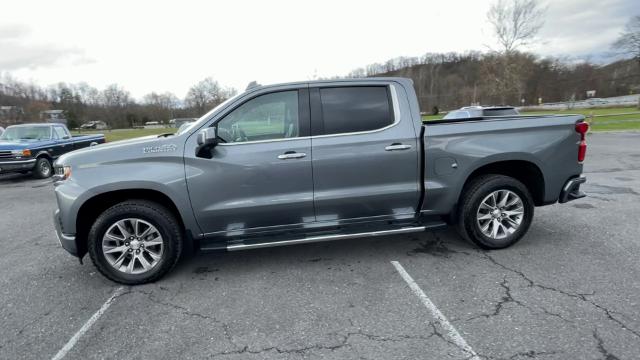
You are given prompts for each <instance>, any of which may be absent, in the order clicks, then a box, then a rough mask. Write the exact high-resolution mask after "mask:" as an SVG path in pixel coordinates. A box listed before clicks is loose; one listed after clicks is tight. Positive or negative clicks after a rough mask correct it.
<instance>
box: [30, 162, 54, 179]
mask: <svg viewBox="0 0 640 360" xmlns="http://www.w3.org/2000/svg"><path fill="white" fill-rule="evenodd" d="M51 175H53V167H52V166H51V161H49V159H47V158H45V157H41V158H38V160H36V166H35V167H34V168H33V176H34V177H35V178H36V179H45V178H48V177H49V176H51Z"/></svg>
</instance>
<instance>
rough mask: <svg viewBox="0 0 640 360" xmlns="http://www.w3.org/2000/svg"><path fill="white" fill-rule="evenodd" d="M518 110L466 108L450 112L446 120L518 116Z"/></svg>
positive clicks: (502, 107)
mask: <svg viewBox="0 0 640 360" xmlns="http://www.w3.org/2000/svg"><path fill="white" fill-rule="evenodd" d="M517 115H520V113H519V112H518V110H517V109H516V108H514V107H513V106H465V107H462V108H460V109H458V110H453V111H449V113H448V114H447V115H446V116H445V117H444V119H471V118H482V117H486V116H517Z"/></svg>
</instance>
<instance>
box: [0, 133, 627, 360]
mask: <svg viewBox="0 0 640 360" xmlns="http://www.w3.org/2000/svg"><path fill="white" fill-rule="evenodd" d="M585 173H586V175H587V177H588V182H587V184H586V185H585V186H584V190H585V191H586V192H587V193H588V194H589V197H588V198H585V199H581V200H578V201H574V202H571V203H568V204H564V205H552V206H548V207H544V208H536V215H535V219H534V222H533V225H532V226H531V229H530V231H529V234H528V235H527V236H526V237H525V238H524V239H523V240H521V241H520V242H519V243H518V244H516V245H515V246H513V247H511V248H509V249H505V250H500V251H480V250H478V249H477V248H475V247H473V246H471V245H469V244H467V243H465V242H463V241H462V240H461V239H460V238H459V237H458V236H457V235H456V234H455V232H453V231H452V230H446V231H443V232H437V233H433V232H426V233H424V234H412V235H404V236H392V237H384V238H374V239H364V240H363V239H360V240H351V241H342V242H330V243H320V244H310V245H300V246H292V247H282V248H270V249H260V250H252V251H246V252H233V253H222V252H219V253H206V254H197V255H195V256H193V257H191V258H189V259H186V260H183V261H181V262H180V263H179V264H178V266H177V268H176V269H175V270H174V271H173V272H172V273H170V274H169V275H168V276H167V277H165V278H164V279H162V280H161V281H159V282H157V283H154V284H149V285H144V286H138V287H125V288H124V289H123V291H122V293H121V294H120V295H119V296H117V297H116V298H115V299H114V300H113V302H112V303H111V306H110V307H109V308H108V310H107V311H106V312H105V313H104V314H103V315H102V317H100V318H99V319H98V320H97V322H96V323H95V324H93V326H92V327H91V328H90V329H89V330H88V331H87V332H86V333H85V334H84V335H83V336H82V337H81V338H80V339H79V341H78V342H77V344H76V345H75V346H74V347H73V348H72V349H71V350H70V352H69V353H68V354H67V355H66V358H67V359H91V358H110V359H122V358H127V359H128V358H136V359H137V358H141V359H174V358H182V359H190V358H197V359H202V358H210V359H418V358H420V359H465V358H469V357H470V355H469V354H468V353H466V352H464V351H463V350H462V349H460V348H459V347H458V346H457V345H456V343H455V342H453V341H451V339H450V338H449V337H448V336H447V333H446V331H444V330H443V329H442V328H441V326H440V325H439V324H438V323H437V321H436V319H435V318H434V317H433V316H432V315H431V313H430V312H429V311H428V310H427V309H426V308H425V307H424V306H423V304H422V303H421V302H420V299H419V298H418V297H417V296H415V294H414V293H412V291H411V290H410V289H409V287H408V286H407V284H406V283H405V282H404V281H403V279H402V278H401V276H400V275H399V274H398V272H397V271H396V270H395V269H394V267H393V266H392V265H391V263H390V261H392V260H397V261H399V262H400V263H401V264H402V266H403V267H404V268H405V269H406V271H407V272H408V273H409V274H410V275H411V276H412V277H413V279H414V280H415V282H416V283H417V284H418V285H419V286H420V288H422V290H423V291H424V292H425V294H426V295H427V296H428V297H429V299H430V300H431V301H432V302H433V303H434V304H435V305H436V306H437V307H438V309H439V310H440V311H441V312H442V313H443V314H444V315H445V316H446V317H447V318H448V319H449V321H450V322H451V324H452V325H453V326H454V327H455V328H456V329H457V330H458V332H459V333H460V335H461V336H462V337H463V338H464V339H465V340H466V342H467V343H468V344H469V346H471V348H473V350H475V352H476V353H478V355H479V357H480V358H487V359H534V358H535V359H608V360H612V359H637V358H639V357H640V297H639V295H640V262H638V258H639V257H640V236H638V230H639V229H640V227H639V226H638V221H639V219H640V205H639V204H640V133H608V134H602V133H601V134H591V135H590V136H589V150H588V156H587V162H586V167H585ZM0 204H1V206H2V210H3V211H2V212H1V213H0V245H1V246H2V249H3V251H2V252H0V269H1V270H0V271H1V272H0V324H1V325H2V326H0V358H2V359H47V358H51V357H53V356H54V355H55V354H56V353H57V352H58V351H59V350H60V349H61V348H62V347H63V346H64V345H65V344H66V343H67V341H68V340H69V339H70V338H71V337H72V336H73V335H74V334H75V333H76V332H77V331H78V330H79V329H80V328H81V327H82V326H83V324H85V323H86V322H87V320H88V319H89V318H90V317H91V316H92V315H93V314H94V313H95V312H96V311H97V310H98V309H99V308H100V307H101V306H102V305H103V303H104V302H105V300H107V299H108V298H109V297H110V296H111V295H112V294H114V292H115V291H116V290H117V289H118V288H119V286H118V285H117V284H114V283H111V282H109V281H108V280H105V279H104V278H103V277H102V276H100V275H99V274H98V273H97V272H96V270H95V269H94V267H93V265H92V264H90V261H89V259H85V260H86V261H85V265H80V264H78V261H77V260H76V259H74V258H73V257H71V256H69V255H67V254H66V253H65V252H64V251H63V250H62V249H61V248H60V247H59V246H58V244H57V241H56V239H55V235H54V232H53V231H54V230H53V226H52V222H51V219H50V217H51V213H52V211H53V210H54V208H55V200H54V197H53V193H52V185H51V183H50V181H49V180H32V179H30V178H29V177H25V176H23V175H4V176H0ZM87 262H89V263H87Z"/></svg>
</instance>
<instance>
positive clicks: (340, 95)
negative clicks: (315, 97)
mask: <svg viewBox="0 0 640 360" xmlns="http://www.w3.org/2000/svg"><path fill="white" fill-rule="evenodd" d="M320 99H321V103H322V118H323V120H324V134H342V133H352V132H359V131H369V130H376V129H381V128H383V127H385V126H388V125H391V124H393V113H392V111H391V97H390V96H389V90H388V88H387V87H386V86H358V87H336V88H322V89H320Z"/></svg>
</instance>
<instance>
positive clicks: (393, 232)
mask: <svg viewBox="0 0 640 360" xmlns="http://www.w3.org/2000/svg"><path fill="white" fill-rule="evenodd" d="M426 229H427V227H426V226H415V227H403V228H400V229H392V230H380V231H370V232H361V233H353V234H334V235H321V236H310V237H306V238H302V239H294V240H284V241H272V242H265V243H253V244H230V245H227V250H228V251H238V250H249V249H260V248H267V247H274V246H286V245H296V244H308V243H314V242H323V241H333V240H344V239H356V238H363V237H370V236H371V237H373V236H385V235H397V234H408V233H415V232H422V231H425V230H426Z"/></svg>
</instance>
